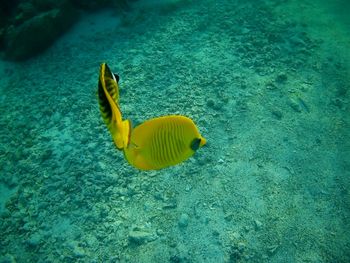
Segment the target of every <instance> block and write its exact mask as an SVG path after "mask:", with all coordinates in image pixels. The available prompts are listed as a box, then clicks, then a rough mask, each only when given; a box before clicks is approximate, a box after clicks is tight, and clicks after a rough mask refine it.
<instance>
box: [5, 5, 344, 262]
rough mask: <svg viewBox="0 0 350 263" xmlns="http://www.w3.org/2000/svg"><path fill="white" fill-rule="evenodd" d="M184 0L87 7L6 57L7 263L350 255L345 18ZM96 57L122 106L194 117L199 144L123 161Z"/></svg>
mask: <svg viewBox="0 0 350 263" xmlns="http://www.w3.org/2000/svg"><path fill="white" fill-rule="evenodd" d="M189 2H190V1H174V0H172V1H169V0H168V1H165V2H164V3H163V4H162V5H155V4H153V3H151V2H147V1H139V2H138V3H136V4H135V6H134V9H133V11H131V12H130V13H129V14H127V15H125V16H123V17H121V16H120V15H118V14H117V12H115V11H114V10H103V11H99V12H96V13H95V14H85V15H83V16H82V17H81V19H80V22H79V23H78V24H77V25H76V26H75V27H74V28H72V30H71V31H70V32H68V33H67V34H66V35H65V36H63V37H62V38H61V39H59V40H58V41H57V42H56V43H55V44H54V45H53V46H52V47H51V48H49V49H48V50H47V51H45V52H44V53H43V54H42V55H40V56H38V57H36V58H33V59H31V60H29V61H26V62H22V63H10V62H5V61H2V62H1V63H0V74H1V79H0V102H1V103H0V112H1V114H0V127H1V130H0V169H1V170H0V191H1V196H0V204H1V207H0V209H1V210H0V212H1V221H0V233H1V234H0V236H1V237H0V262H121V263H127V262H135V263H136V262H137V263H138V262H139V263H146V262H152V263H157V262H160V263H163V262H172V263H178V262H186V263H187V262H188V263H190V262H194V263H197V262H198V263H204V262H208V263H211V262H215V263H219V262H350V252H349V251H350V233H349V229H350V220H349V216H350V194H349V186H350V179H349V178H350V126H349V124H350V120H349V118H350V117H349V116H350V104H349V96H350V63H349V62H350V52H349V50H350V37H349V36H350V32H349V28H350V21H349V19H348V18H347V16H346V15H344V14H343V13H342V12H341V11H342V8H339V7H338V6H337V4H332V5H330V4H326V3H323V2H321V1H318V2H317V3H315V1H304V2H303V4H300V2H301V1H289V2H288V1H285V2H283V1H247V3H244V4H242V3H239V2H241V1H221V2H220V3H217V2H216V1H207V0H201V1H198V2H196V4H191V3H189ZM287 2H288V3H287ZM324 2H326V1H324ZM338 2H339V5H340V4H341V3H340V2H341V1H338ZM343 2H344V3H346V1H343ZM101 62H107V63H108V64H109V66H110V67H111V68H112V69H113V70H114V71H115V72H116V73H118V74H119V76H120V78H121V79H120V89H121V91H120V92H121V101H120V104H121V108H122V111H123V114H124V116H125V118H129V119H131V120H132V121H133V123H134V124H135V125H136V124H138V123H141V122H143V121H144V120H146V119H149V118H153V117H157V116H161V115H166V114H182V115H186V116H189V117H190V118H192V119H193V120H194V121H195V122H196V124H197V126H198V127H199V130H200V131H201V133H202V134H203V136H204V137H206V139H207V141H208V144H207V146H206V147H204V148H202V149H201V150H200V151H198V153H197V154H196V155H195V156H194V157H193V158H191V159H190V160H188V161H186V162H184V163H182V164H180V165H178V166H175V167H172V168H168V169H164V170H160V171H150V172H143V171H138V170H136V169H134V168H133V167H131V166H129V164H128V163H127V162H126V161H125V159H124V157H123V154H122V153H121V152H119V151H117V149H116V148H115V147H114V145H113V143H112V140H111V137H110V135H109V133H108V131H107V129H106V127H105V125H104V124H103V121H102V119H101V117H100V113H99V108H98V103H97V97H96V91H97V87H96V86H97V78H98V68H99V64H100V63H101Z"/></svg>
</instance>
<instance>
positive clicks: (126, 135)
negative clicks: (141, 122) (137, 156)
mask: <svg viewBox="0 0 350 263" xmlns="http://www.w3.org/2000/svg"><path fill="white" fill-rule="evenodd" d="M122 126H123V127H122V129H123V147H124V148H126V147H128V145H129V143H130V137H131V131H132V125H131V121H130V120H124V121H123V122H122Z"/></svg>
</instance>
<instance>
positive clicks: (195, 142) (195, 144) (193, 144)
mask: <svg viewBox="0 0 350 263" xmlns="http://www.w3.org/2000/svg"><path fill="white" fill-rule="evenodd" d="M200 144H201V138H195V139H193V141H192V142H191V149H192V150H193V151H197V150H198V148H199V146H200Z"/></svg>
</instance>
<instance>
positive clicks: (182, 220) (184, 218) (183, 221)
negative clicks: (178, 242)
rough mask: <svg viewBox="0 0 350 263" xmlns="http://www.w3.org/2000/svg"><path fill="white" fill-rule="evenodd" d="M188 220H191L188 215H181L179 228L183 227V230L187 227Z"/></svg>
mask: <svg viewBox="0 0 350 263" xmlns="http://www.w3.org/2000/svg"><path fill="white" fill-rule="evenodd" d="M188 220H189V217H188V214H181V216H180V219H179V223H178V225H179V227H181V228H184V227H187V226H188Z"/></svg>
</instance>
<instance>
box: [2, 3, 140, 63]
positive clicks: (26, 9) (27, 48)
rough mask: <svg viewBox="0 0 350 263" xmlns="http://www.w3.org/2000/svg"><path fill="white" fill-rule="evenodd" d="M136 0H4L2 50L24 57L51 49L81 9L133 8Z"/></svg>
mask: <svg viewBox="0 0 350 263" xmlns="http://www.w3.org/2000/svg"><path fill="white" fill-rule="evenodd" d="M131 1H135V0H86V1H80V0H12V1H5V0H0V52H2V53H3V56H4V57H5V58H6V59H10V60H24V59H27V58H30V57H32V56H35V55H37V54H38V53H40V52H42V51H43V50H45V49H46V48H48V47H49V46H50V45H51V44H52V43H53V42H54V41H55V40H56V39H57V38H58V37H59V36H60V35H62V34H63V33H64V32H65V31H67V29H69V27H70V26H71V25H73V24H74V22H75V21H76V20H77V15H78V13H79V10H88V11H95V10H97V9H100V8H106V7H109V6H110V7H113V8H115V9H116V11H118V10H119V11H122V12H124V11H125V10H128V9H129V3H130V2H131Z"/></svg>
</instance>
